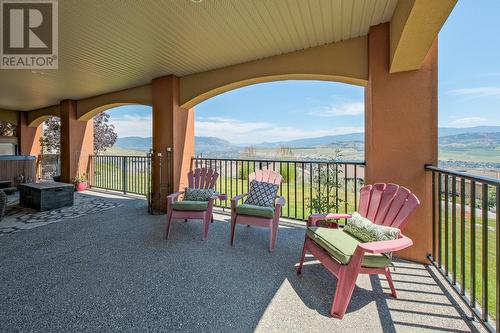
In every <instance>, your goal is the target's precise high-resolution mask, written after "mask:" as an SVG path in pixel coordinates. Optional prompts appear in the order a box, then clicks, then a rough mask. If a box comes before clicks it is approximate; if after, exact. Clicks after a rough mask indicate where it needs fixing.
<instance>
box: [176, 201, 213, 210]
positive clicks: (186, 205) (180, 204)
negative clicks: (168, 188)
mask: <svg viewBox="0 0 500 333" xmlns="http://www.w3.org/2000/svg"><path fill="white" fill-rule="evenodd" d="M172 209H173V210H186V211H197V212H198V211H204V210H207V209H208V201H188V200H183V201H176V202H174V203H173V204H172Z"/></svg>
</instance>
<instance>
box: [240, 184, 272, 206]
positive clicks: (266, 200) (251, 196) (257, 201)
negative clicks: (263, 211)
mask: <svg viewBox="0 0 500 333" xmlns="http://www.w3.org/2000/svg"><path fill="white" fill-rule="evenodd" d="M278 188H279V185H277V184H272V183H266V182H259V181H257V180H252V182H251V183H250V191H248V197H247V199H246V200H245V204H248V205H255V206H261V207H274V200H275V199H276V193H278Z"/></svg>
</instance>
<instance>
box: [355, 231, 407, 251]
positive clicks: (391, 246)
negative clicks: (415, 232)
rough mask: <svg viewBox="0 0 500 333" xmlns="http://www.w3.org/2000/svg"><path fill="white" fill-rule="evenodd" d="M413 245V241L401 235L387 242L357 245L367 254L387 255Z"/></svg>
mask: <svg viewBox="0 0 500 333" xmlns="http://www.w3.org/2000/svg"><path fill="white" fill-rule="evenodd" d="M412 245H413V241H412V240H411V239H410V238H408V237H406V236H404V235H401V237H400V238H398V239H394V240H388V241H379V242H370V243H361V244H358V247H359V248H360V249H361V250H363V252H367V253H387V252H395V251H399V250H402V249H405V248H407V247H409V246H412Z"/></svg>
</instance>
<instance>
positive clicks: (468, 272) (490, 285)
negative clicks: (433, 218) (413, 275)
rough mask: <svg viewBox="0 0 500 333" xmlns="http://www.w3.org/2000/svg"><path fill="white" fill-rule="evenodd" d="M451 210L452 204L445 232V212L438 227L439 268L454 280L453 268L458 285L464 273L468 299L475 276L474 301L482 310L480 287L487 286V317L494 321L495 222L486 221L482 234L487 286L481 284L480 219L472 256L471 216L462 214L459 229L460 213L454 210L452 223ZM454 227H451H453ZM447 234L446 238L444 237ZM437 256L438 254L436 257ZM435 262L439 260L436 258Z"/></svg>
mask: <svg viewBox="0 0 500 333" xmlns="http://www.w3.org/2000/svg"><path fill="white" fill-rule="evenodd" d="M451 208H452V205H451V203H450V204H449V212H450V214H449V218H448V232H447V233H446V223H445V222H446V220H445V218H444V210H443V216H442V219H441V223H440V227H441V242H440V245H441V246H440V249H441V253H442V254H441V265H442V266H443V268H444V269H446V268H447V270H448V272H449V276H450V278H453V269H454V267H455V271H456V281H457V283H458V284H461V282H460V281H461V280H462V274H464V273H465V290H466V294H467V295H468V296H469V297H470V296H471V290H472V276H475V281H474V282H475V283H474V287H475V299H476V300H477V303H476V305H477V306H478V307H479V308H481V306H482V303H483V294H484V291H483V288H484V287H485V286H486V287H487V295H488V297H487V305H488V306H487V308H488V314H489V315H490V316H491V317H492V318H493V319H495V318H496V301H497V300H496V285H497V275H496V256H497V251H496V245H497V239H496V228H492V227H493V226H495V224H496V221H495V220H494V219H492V218H490V219H488V222H487V224H486V226H488V228H487V229H486V230H487V231H486V232H485V233H484V234H485V236H486V237H485V238H486V243H487V246H486V249H487V251H486V259H487V260H486V262H487V265H486V267H487V269H486V272H487V279H486V280H487V283H486V285H483V279H482V274H483V247H484V243H483V228H484V225H483V224H482V221H481V216H480V214H479V215H478V214H476V223H475V237H474V240H475V245H474V253H471V248H472V235H471V230H472V228H471V226H472V223H471V215H470V213H469V212H466V214H465V219H464V222H463V227H462V222H461V219H460V213H459V211H458V209H457V216H456V220H455V223H453V219H452V214H451ZM453 225H454V227H453ZM453 229H455V235H456V237H455V239H456V241H455V242H454V241H453ZM462 230H463V237H464V240H465V242H464V243H462V241H461V239H462ZM446 235H447V236H446ZM454 243H456V245H455V246H456V256H455V258H454V257H453V247H454V245H453V244H454ZM446 244H448V245H447V246H446ZM463 246H465V247H464V250H465V261H464V263H465V266H464V269H462V267H461V263H460V258H461V251H462V247H463ZM446 247H447V250H448V253H447V254H448V255H447V257H448V266H447V267H446ZM473 255H474V260H472V256H473ZM436 257H437V255H436ZM435 259H436V260H437V259H438V258H435ZM472 269H474V270H475V272H474V274H472Z"/></svg>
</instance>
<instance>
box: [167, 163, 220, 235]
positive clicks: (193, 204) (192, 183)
mask: <svg viewBox="0 0 500 333" xmlns="http://www.w3.org/2000/svg"><path fill="white" fill-rule="evenodd" d="M218 176H219V174H218V173H217V172H215V171H214V170H212V169H207V168H198V169H195V170H191V171H190V172H189V173H188V184H189V185H188V186H189V187H190V188H199V189H215V184H216V181H217V177H218ZM183 193H184V192H176V193H173V194H170V195H169V196H168V197H167V225H166V228H165V229H166V230H165V239H168V234H169V233H170V228H171V225H172V221H173V220H174V219H184V220H185V221H187V220H188V219H196V220H202V221H203V224H204V228H203V234H202V239H203V240H206V239H207V237H208V227H209V225H210V222H213V214H212V210H213V205H214V200H216V199H219V200H226V199H227V197H226V195H225V194H218V193H214V195H213V196H212V197H211V198H210V199H209V200H208V203H207V202H205V201H189V202H186V201H177V199H178V198H179V196H180V195H181V194H183Z"/></svg>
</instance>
